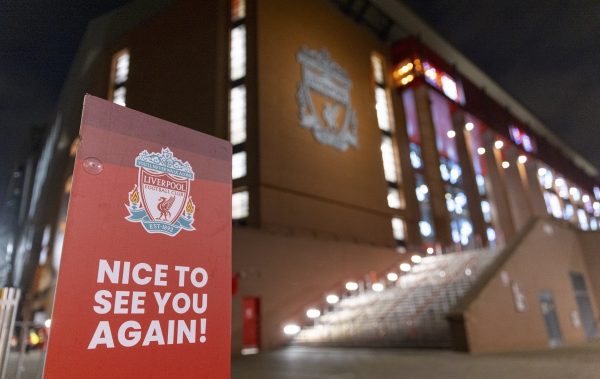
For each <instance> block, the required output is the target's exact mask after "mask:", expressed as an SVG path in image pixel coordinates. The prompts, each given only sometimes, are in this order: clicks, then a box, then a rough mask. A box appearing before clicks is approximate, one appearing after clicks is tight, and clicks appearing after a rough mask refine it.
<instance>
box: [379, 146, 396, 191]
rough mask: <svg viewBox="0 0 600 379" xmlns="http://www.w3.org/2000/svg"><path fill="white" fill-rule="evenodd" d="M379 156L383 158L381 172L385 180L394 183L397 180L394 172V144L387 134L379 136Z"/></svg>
mask: <svg viewBox="0 0 600 379" xmlns="http://www.w3.org/2000/svg"><path fill="white" fill-rule="evenodd" d="M381 157H382V158H383V173H384V176H385V180H387V181H388V182H392V183H395V182H397V181H398V177H397V174H396V159H395V157H394V146H393V145H392V139H391V138H390V137H388V136H385V135H384V136H382V138H381Z"/></svg>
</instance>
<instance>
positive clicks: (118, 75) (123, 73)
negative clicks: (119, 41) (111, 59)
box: [114, 51, 129, 85]
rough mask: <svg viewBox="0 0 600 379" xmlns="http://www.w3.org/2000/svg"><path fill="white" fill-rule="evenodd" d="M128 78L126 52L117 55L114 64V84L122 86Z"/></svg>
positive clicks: (127, 57)
mask: <svg viewBox="0 0 600 379" xmlns="http://www.w3.org/2000/svg"><path fill="white" fill-rule="evenodd" d="M128 77H129V53H128V52H127V51H124V52H121V53H118V56H117V57H116V62H115V78H114V84H117V85H118V84H123V83H125V82H126V81H127V78H128Z"/></svg>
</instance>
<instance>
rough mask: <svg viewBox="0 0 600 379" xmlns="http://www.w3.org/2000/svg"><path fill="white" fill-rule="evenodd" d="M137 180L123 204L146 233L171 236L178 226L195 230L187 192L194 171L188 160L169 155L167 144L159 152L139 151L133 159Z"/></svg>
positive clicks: (177, 231)
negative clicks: (126, 201) (127, 199)
mask: <svg viewBox="0 0 600 379" xmlns="http://www.w3.org/2000/svg"><path fill="white" fill-rule="evenodd" d="M135 167H137V168H138V182H137V184H136V185H135V186H134V187H133V189H132V190H131V192H129V205H126V207H127V210H128V211H129V216H127V217H126V218H125V219H126V220H127V221H130V222H139V223H141V224H142V226H143V227H144V229H145V230H146V231H147V232H148V233H162V234H166V235H168V236H175V235H177V233H179V232H180V231H181V230H182V229H183V230H187V231H192V230H195V229H194V227H193V226H192V224H193V223H194V209H195V205H194V202H193V201H192V197H191V196H190V186H191V184H192V182H193V181H194V171H193V170H192V166H191V165H190V164H189V162H182V161H181V160H180V159H177V158H176V157H174V156H173V153H172V152H171V150H169V148H168V147H167V148H164V149H162V151H161V152H160V153H149V152H148V151H147V150H144V151H142V152H141V153H140V154H139V155H138V156H137V158H136V159H135Z"/></svg>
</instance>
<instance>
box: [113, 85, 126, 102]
mask: <svg viewBox="0 0 600 379" xmlns="http://www.w3.org/2000/svg"><path fill="white" fill-rule="evenodd" d="M126 97H127V88H125V87H119V88H117V89H115V91H114V92H113V99H112V101H113V103H115V104H118V105H122V106H125V99H126Z"/></svg>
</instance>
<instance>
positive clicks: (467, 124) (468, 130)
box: [465, 122, 475, 132]
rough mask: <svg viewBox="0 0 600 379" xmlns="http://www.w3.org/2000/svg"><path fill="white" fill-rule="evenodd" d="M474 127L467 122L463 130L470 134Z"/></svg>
mask: <svg viewBox="0 0 600 379" xmlns="http://www.w3.org/2000/svg"><path fill="white" fill-rule="evenodd" d="M474 127H475V125H473V123H472V122H467V123H466V124H465V129H466V130H467V132H470V131H471V130H473V128H474Z"/></svg>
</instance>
